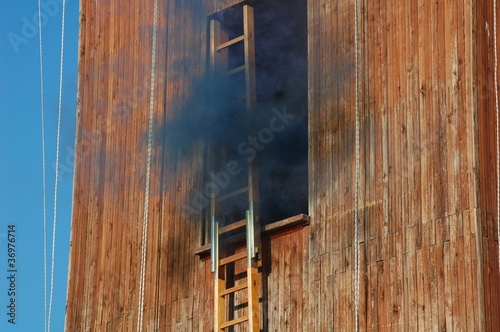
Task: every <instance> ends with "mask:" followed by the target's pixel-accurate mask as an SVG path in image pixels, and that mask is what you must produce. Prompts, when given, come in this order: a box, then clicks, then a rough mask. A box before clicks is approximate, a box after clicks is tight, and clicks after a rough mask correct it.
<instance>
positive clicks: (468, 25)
mask: <svg viewBox="0 0 500 332" xmlns="http://www.w3.org/2000/svg"><path fill="white" fill-rule="evenodd" d="M243 6H250V7H252V8H253V10H254V25H255V26H254V29H255V30H254V39H255V50H254V56H255V63H254V65H255V68H254V69H255V78H254V79H255V82H256V88H255V91H254V92H255V95H256V101H255V103H254V104H252V105H248V104H245V101H244V99H241V98H240V99H238V96H239V95H238V93H239V92H238V91H239V90H241V89H243V90H244V88H242V87H244V86H246V85H245V84H248V73H249V71H248V70H249V69H248V68H246V67H245V66H247V63H248V62H245V61H246V60H248V58H247V56H248V53H245V52H247V49H246V48H245V47H241V46H237V45H235V47H234V49H233V50H226V51H224V48H223V47H220V48H219V49H217V47H218V46H220V45H221V43H224V42H225V41H230V40H231V39H234V38H239V37H238V36H239V35H245V34H246V33H247V32H246V30H245V31H243V29H244V28H243V26H244V24H243V23H244V17H243V16H244V15H243V14H242V13H243ZM493 12H494V7H493V1H490V0H487V1H479V0H442V1H441V0H439V1H431V0H406V1H401V0H388V1H368V0H360V6H359V11H358V13H359V18H360V19H359V47H360V48H359V49H360V52H359V55H360V56H359V59H358V63H357V67H358V69H359V86H358V92H359V97H360V99H359V105H360V108H359V110H360V111H359V119H360V123H359V134H360V136H359V152H360V154H359V167H360V168H359V181H358V186H357V190H358V193H359V204H358V208H357V212H358V216H359V228H358V231H359V235H360V237H359V243H356V242H355V241H354V213H355V210H356V207H355V205H354V195H355V191H356V186H355V183H356V176H355V174H356V172H355V169H356V153H355V151H356V140H355V133H356V130H355V128H356V126H355V94H356V85H355V72H356V70H355V69H356V57H355V40H356V39H355V34H354V31H355V20H354V16H355V15H354V14H355V6H354V1H350V0H349V1H348V0H323V1H318V0H290V1H286V2H283V1H277V0H253V1H245V2H239V1H234V0H203V1H201V0H200V1H198V0H175V1H174V0H158V10H157V13H156V14H157V18H158V21H157V25H155V24H154V19H153V18H154V16H155V14H154V1H153V0H133V1H128V2H127V1H123V2H117V1H109V0H101V1H87V0H82V1H81V10H80V43H79V44H80V46H79V85H78V86H79V88H78V114H77V135H76V151H77V153H76V159H75V177H74V195H73V217H72V234H71V253H70V268H69V285H68V303H67V315H66V331H68V332H72V331H92V332H94V331H139V330H141V329H138V324H140V325H141V327H142V330H143V331H148V332H149V331H212V330H213V329H214V324H217V323H216V322H215V323H214V315H215V313H216V312H217V311H216V310H215V306H216V305H215V303H216V302H215V299H214V275H213V272H212V271H211V259H210V250H211V242H212V241H213V240H211V237H210V220H211V215H214V216H215V215H217V217H218V218H219V220H221V221H220V222H221V224H220V225H221V227H226V228H225V229H224V230H227V231H228V232H232V231H233V230H231V229H229V228H228V227H229V224H230V222H229V221H227V220H230V219H231V218H232V219H234V220H239V219H245V220H249V217H245V215H244V213H245V210H247V209H249V208H248V207H247V206H248V193H243V194H242V195H243V196H242V197H244V198H243V199H239V198H234V199H233V200H231V203H225V204H226V205H224V209H222V208H221V209H220V210H218V209H216V208H215V207H214V206H215V205H214V204H212V203H213V202H222V198H221V197H222V196H223V195H225V194H226V192H233V191H234V190H238V189H237V186H238V185H240V184H241V183H243V182H242V181H247V180H248V178H247V177H245V176H246V175H247V174H249V173H252V172H253V167H254V166H255V173H252V174H254V175H253V176H255V177H256V178H258V180H259V186H260V187H259V196H258V199H257V198H255V197H257V196H251V197H254V198H253V201H254V203H255V214H256V220H257V224H258V226H259V230H258V238H257V242H258V243H259V245H258V246H257V245H256V248H257V249H258V250H257V253H258V255H256V256H255V257H256V258H255V261H254V262H253V263H252V264H253V265H252V266H253V267H254V268H255V271H257V273H258V276H257V288H258V294H257V295H258V305H256V307H258V308H257V310H258V326H259V328H260V329H261V330H262V331H291V332H292V331H355V316H356V315H355V314H356V312H355V308H356V306H357V304H359V309H360V310H359V327H360V330H362V331H389V330H390V331H492V332H493V331H498V330H500V274H499V263H498V262H499V257H498V252H499V250H498V247H499V243H498V227H497V225H498V220H497V216H498V211H497V207H496V202H497V194H496V188H497V186H498V183H497V181H498V180H497V179H498V178H497V175H496V174H497V172H498V170H497V168H496V160H497V151H498V150H497V146H496V142H497V137H496V134H495V129H496V128H495V125H496V121H495V120H496V118H495V83H494V37H495V36H494V29H493V28H494V27H493ZM497 12H498V14H500V10H498V8H497ZM211 22H217V23H211ZM214 24H218V25H219V27H220V31H219V32H220V33H221V34H220V35H217V36H219V37H217V38H226V39H224V40H222V39H221V40H219V43H217V45H218V46H217V45H216V44H213V38H215V37H213V35H212V34H211V31H212V32H213V27H214V26H215V25H214ZM499 28H500V27H499ZM154 31H156V36H157V38H156V45H157V47H156V51H155V52H153V53H152V50H153V32H154ZM221 36H222V37H221ZM498 37H500V35H499V36H498ZM242 38H243V39H241V41H243V40H246V39H245V38H247V37H242ZM211 46H213V47H215V48H211ZM211 52H212V53H213V54H216V55H217V56H218V57H219V58H221V59H223V63H224V66H225V67H224V69H225V70H226V71H231V74H234V75H233V76H234V78H232V76H231V75H229V76H231V78H229V76H228V75H221V71H219V68H215V66H212V67H211V59H212V56H211ZM214 52H215V53H214ZM224 52H226V53H224ZM152 55H153V56H154V59H155V67H154V68H155V69H154V73H155V76H154V80H153V83H151V76H152V72H151V68H152ZM242 59H243V62H242ZM242 66H243V67H242ZM245 73H246V74H245ZM238 75H241V76H238ZM238 77H239V78H238ZM151 90H152V91H153V98H152V99H150V91H151ZM243 90H241V91H243ZM241 91H240V92H241ZM247 97H248V96H247ZM151 100H152V101H153V102H152V104H150V101H151ZM242 100H243V101H242ZM233 101H234V103H233ZM238 104H240V106H238ZM151 105H152V110H153V117H152V120H153V121H152V131H151V133H152V141H151V144H150V146H151V159H150V162H151V163H150V172H149V183H150V187H149V191H148V197H146V182H147V180H148V177H147V174H148V172H147V171H148V167H147V164H148V153H147V151H148V128H149V127H148V126H149V119H150V117H149V111H150V106H151ZM241 105H243V106H241ZM245 105H246V106H245ZM214 147H215V148H214ZM214 151H217V152H216V153H215V152H214ZM214 156H215V157H214ZM214 165H217V166H214ZM214 167H215V168H214ZM242 175H244V176H243V177H242ZM245 179H246V180H245ZM251 183H252V185H253V182H251ZM248 188H250V185H249V184H247V191H250V190H249V189H248ZM252 188H257V187H252ZM232 190H233V191H232ZM255 190H257V189H255ZM242 192H243V191H242ZM252 193H255V192H254V191H252ZM245 195H247V196H245ZM252 195H253V194H252ZM236 196H238V195H237V194H235V197H236ZM245 197H246V198H245ZM243 201H244V203H242V202H243ZM146 202H147V203H148V204H147V205H146ZM245 202H246V203H245ZM245 204H246V205H245ZM146 206H147V207H148V209H147V211H146V214H147V216H148V227H147V232H146V233H145V234H143V231H145V230H146V228H144V216H145V207H146ZM212 207H214V208H213V209H212ZM222 210H223V211H226V212H224V214H223V215H222V214H221V213H219V212H218V211H222ZM242 213H243V216H242ZM143 235H144V236H143ZM143 239H146V241H144V240H143ZM212 239H213V237H212ZM221 239H222V240H221V241H222V242H223V243H224V245H225V247H224V246H223V250H225V251H226V252H225V254H227V255H238V254H240V255H242V257H243V255H244V254H241V253H242V252H244V251H245V250H246V249H245V246H246V243H247V242H246V241H245V240H244V237H243V235H242V234H238V233H234V234H233V233H231V234H230V235H229V236H224V237H222V236H221ZM356 246H358V248H359V252H360V264H359V266H358V265H357V264H356V260H355V259H354V251H355V248H356ZM142 248H145V256H144V257H145V260H144V261H143V260H142V257H143V256H142ZM141 262H143V264H142V263H141ZM142 268H144V272H143V273H141V269H142ZM358 268H359V269H358ZM245 269H247V265H246V262H245V260H242V261H237V262H234V263H231V264H229V267H228V269H227V271H228V272H227V273H226V280H225V281H226V282H227V285H225V286H224V287H228V288H231V287H241V288H242V289H243V286H239V285H241V284H242V283H244V282H246V279H245ZM358 272H359V277H360V279H359V283H358V284H357V283H356V282H355V280H356V279H355V276H356V274H357V273H358ZM141 275H142V276H143V277H144V278H143V279H142V278H141ZM229 275H230V277H229ZM141 281H142V282H141ZM356 286H358V287H359V295H360V296H359V303H356V301H355V296H354V294H355V290H356ZM141 287H142V290H143V294H144V301H143V305H142V306H141V305H140V303H141V302H140V300H139V299H140V294H141ZM248 294H249V293H247V292H246V291H242V292H235V293H234V294H228V298H229V300H228V301H226V302H225V303H224V304H223V306H222V305H221V307H219V308H218V312H219V313H221V312H223V313H224V314H225V315H226V316H227V317H228V318H225V319H232V320H237V319H239V318H241V317H244V315H246V314H247V313H248V310H249V308H248V307H249V305H248V303H249V302H251V303H254V304H255V301H254V299H251V300H250V301H249V299H248ZM251 306H252V307H254V305H251ZM140 317H142V319H139V318H140ZM217 317H218V316H217ZM242 320H243V319H242ZM226 330H232V331H249V324H245V323H241V324H237V325H235V326H233V327H230V328H227V329H226Z"/></svg>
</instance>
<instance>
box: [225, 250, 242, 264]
mask: <svg viewBox="0 0 500 332" xmlns="http://www.w3.org/2000/svg"><path fill="white" fill-rule="evenodd" d="M245 257H247V253H246V252H244V251H243V252H240V253H238V254H234V255H231V256H228V257H224V258H222V259H221V260H220V261H219V266H222V265H226V264H229V263H232V262H236V261H237V260H240V259H243V258H245Z"/></svg>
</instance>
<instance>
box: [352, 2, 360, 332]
mask: <svg viewBox="0 0 500 332" xmlns="http://www.w3.org/2000/svg"><path fill="white" fill-rule="evenodd" d="M358 10H359V2H358V0H354V31H355V40H354V44H355V53H356V55H355V61H356V68H355V72H356V80H355V84H356V88H355V90H356V143H355V144H356V175H355V184H354V243H353V246H354V260H355V265H354V303H355V305H354V306H355V307H354V308H355V317H354V319H355V328H356V332H359V273H360V272H359V269H360V260H359V229H358V228H359V220H358V206H359V204H358V198H359V190H358V186H359V13H358Z"/></svg>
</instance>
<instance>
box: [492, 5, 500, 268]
mask: <svg viewBox="0 0 500 332" xmlns="http://www.w3.org/2000/svg"><path fill="white" fill-rule="evenodd" d="M493 46H494V48H495V49H494V54H495V110H496V136H497V147H496V148H497V151H496V152H497V232H498V241H499V245H498V259H499V268H500V129H499V127H500V124H499V122H500V116H499V111H498V108H499V107H498V51H497V1H496V0H493Z"/></svg>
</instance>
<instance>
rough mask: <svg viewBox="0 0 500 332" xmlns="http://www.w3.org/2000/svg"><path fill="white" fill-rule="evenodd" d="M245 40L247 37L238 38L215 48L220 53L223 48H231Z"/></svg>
mask: <svg viewBox="0 0 500 332" xmlns="http://www.w3.org/2000/svg"><path fill="white" fill-rule="evenodd" d="M243 39H245V35H242V36H239V37H236V38H234V39H231V40H229V41H227V42H225V43H222V44H220V45H219V46H217V47H216V48H215V50H216V51H220V50H222V49H223V48H226V47H229V46H231V45H233V44H236V43H238V42H240V41H242V40H243Z"/></svg>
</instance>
